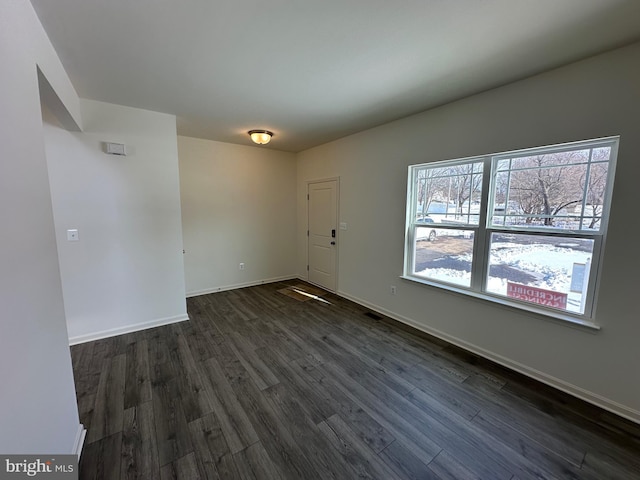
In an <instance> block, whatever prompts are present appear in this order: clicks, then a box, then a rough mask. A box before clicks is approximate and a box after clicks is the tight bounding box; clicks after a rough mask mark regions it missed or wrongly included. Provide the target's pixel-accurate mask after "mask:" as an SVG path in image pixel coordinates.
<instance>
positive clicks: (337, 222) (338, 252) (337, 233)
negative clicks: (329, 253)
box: [305, 177, 341, 293]
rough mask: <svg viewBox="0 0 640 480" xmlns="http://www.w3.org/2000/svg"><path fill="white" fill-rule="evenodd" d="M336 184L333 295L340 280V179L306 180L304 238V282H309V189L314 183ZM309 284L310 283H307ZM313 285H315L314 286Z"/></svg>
mask: <svg viewBox="0 0 640 480" xmlns="http://www.w3.org/2000/svg"><path fill="white" fill-rule="evenodd" d="M333 181H335V182H336V258H335V270H334V271H335V276H336V288H335V290H333V293H336V292H338V287H339V285H338V279H339V278H340V277H339V275H338V265H340V261H339V254H340V236H341V235H340V177H327V178H319V179H316V180H307V182H306V183H307V193H306V196H307V234H306V235H305V238H306V239H307V240H306V242H305V245H306V247H307V248H306V252H307V275H306V280H307V282H309V187H310V186H311V185H312V184H314V183H324V182H333ZM309 283H311V282H309ZM314 285H315V284H314Z"/></svg>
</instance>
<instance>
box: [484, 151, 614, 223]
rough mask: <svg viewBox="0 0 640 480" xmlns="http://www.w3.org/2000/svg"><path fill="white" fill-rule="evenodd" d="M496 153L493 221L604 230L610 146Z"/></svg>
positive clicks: (494, 162)
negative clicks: (524, 153)
mask: <svg viewBox="0 0 640 480" xmlns="http://www.w3.org/2000/svg"><path fill="white" fill-rule="evenodd" d="M532 153H533V154H528V155H514V156H509V157H505V156H500V157H494V159H493V171H494V172H495V175H494V177H493V189H492V192H493V195H492V203H493V206H494V210H493V215H492V216H490V217H489V218H490V219H491V221H490V226H491V227H515V228H517V229H527V230H540V229H544V230H549V229H555V230H566V231H594V232H600V229H601V216H602V207H603V203H604V197H605V194H606V191H607V178H608V166H609V159H610V157H611V146H610V145H609V146H598V145H594V146H592V147H591V148H582V147H578V148H574V149H559V150H555V151H554V150H552V151H548V150H539V151H534V152H532Z"/></svg>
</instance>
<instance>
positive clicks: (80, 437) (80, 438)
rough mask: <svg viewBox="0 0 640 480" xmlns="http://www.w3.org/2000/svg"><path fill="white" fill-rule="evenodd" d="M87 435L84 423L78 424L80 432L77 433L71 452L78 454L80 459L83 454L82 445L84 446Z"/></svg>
mask: <svg viewBox="0 0 640 480" xmlns="http://www.w3.org/2000/svg"><path fill="white" fill-rule="evenodd" d="M86 436H87V429H86V428H84V425H83V424H81V423H80V424H79V425H78V432H77V433H76V439H75V441H74V442H73V449H72V450H71V453H74V454H76V455H77V456H78V460H80V455H81V454H82V447H83V446H84V439H85V437H86Z"/></svg>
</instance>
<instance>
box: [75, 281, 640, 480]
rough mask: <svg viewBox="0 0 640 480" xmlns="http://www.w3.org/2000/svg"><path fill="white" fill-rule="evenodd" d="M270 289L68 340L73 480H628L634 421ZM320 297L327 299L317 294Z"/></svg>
mask: <svg viewBox="0 0 640 480" xmlns="http://www.w3.org/2000/svg"><path fill="white" fill-rule="evenodd" d="M292 285H295V286H296V288H301V289H305V288H308V291H309V292H310V293H313V294H318V290H317V289H316V288H315V287H313V288H311V287H310V286H306V284H304V283H303V282H300V281H298V280H296V281H290V282H276V283H273V284H265V285H261V286H257V287H251V288H246V289H240V290H233V291H225V292H219V293H216V294H211V295H203V296H199V297H195V298H189V299H187V308H188V312H189V316H190V319H191V320H190V321H188V322H182V323H178V324H173V325H167V326H163V327H157V328H153V329H150V330H146V331H141V332H135V333H131V334H127V335H121V336H118V337H112V338H107V339H102V340H98V341H95V342H88V343H85V344H81V345H75V346H73V347H72V348H71V356H72V361H73V369H74V375H75V382H76V394H77V399H78V410H79V412H80V419H81V422H82V423H83V424H84V425H85V427H87V429H88V433H87V437H86V443H85V446H84V452H83V455H82V458H81V461H80V478H81V479H83V480H84V479H114V480H117V479H147V478H148V479H153V480H156V479H161V480H167V479H186V480H193V479H200V478H202V479H207V480H220V479H222V480H236V479H238V480H242V479H244V480H262V479H264V480H277V479H282V480H299V479H302V478H304V479H305V480H306V479H323V480H324V479H340V480H342V479H344V480H351V479H354V478H362V479H371V480H387V479H390V480H405V479H427V480H429V479H433V480H487V479H488V480H518V479H519V480H532V479H535V480H553V479H559V480H564V479H570V480H603V479H606V480H610V479H613V480H618V479H619V480H635V479H640V426H638V425H636V424H633V423H631V422H629V421H627V420H624V419H622V418H620V417H616V416H615V415H613V414H611V413H608V412H604V411H603V410H601V409H598V408H597V407H594V406H592V405H589V404H586V403H584V402H581V401H580V400H577V399H575V398H573V397H570V396H569V395H567V394H564V393H562V392H559V391H556V390H554V389H552V388H550V387H548V386H544V385H541V384H539V383H537V382H535V381H533V380H531V379H528V378H525V377H523V376H521V375H519V374H517V373H515V372H512V371H509V370H507V369H506V368H504V367H501V366H499V365H496V364H493V363H492V362H490V361H488V360H485V359H482V358H480V357H478V356H477V355H474V354H472V353H469V352H466V351H464V350H462V349H460V348H458V347H456V346H453V345H450V344H448V343H446V342H444V341H442V340H439V339H436V338H434V337H431V336H430V335H427V334H425V333H422V332H416V331H415V330H412V329H411V328H410V327H409V326H407V325H404V324H398V323H396V322H394V321H393V320H391V319H389V318H386V317H383V316H380V315H373V316H368V315H367V314H368V313H370V311H369V310H368V309H367V308H366V307H363V306H360V305H357V304H355V303H352V302H350V301H348V300H345V299H343V298H340V297H338V296H336V295H334V294H330V293H325V294H323V295H322V298H324V299H325V300H326V302H320V301H316V300H308V301H305V302H301V301H298V300H296V299H294V298H291V297H289V296H286V295H283V294H282V293H279V292H278V290H281V289H283V288H287V287H289V286H292ZM320 293H322V292H320Z"/></svg>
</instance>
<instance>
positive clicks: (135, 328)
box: [69, 313, 189, 345]
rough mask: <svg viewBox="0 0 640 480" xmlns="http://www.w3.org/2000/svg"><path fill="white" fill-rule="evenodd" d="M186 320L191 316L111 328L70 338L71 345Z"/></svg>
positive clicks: (184, 315)
mask: <svg viewBox="0 0 640 480" xmlns="http://www.w3.org/2000/svg"><path fill="white" fill-rule="evenodd" d="M185 320H189V315H187V314H186V313H185V314H182V315H175V316H173V317H166V318H159V319H156V320H151V321H148V322H142V323H134V324H132V325H125V326H123V327H118V328H110V329H108V330H102V331H99V332H93V333H87V334H85V335H78V336H75V337H69V345H77V344H79V343H85V342H92V341H94V340H100V339H102V338H108V337H115V336H116V335H123V334H125V333H132V332H137V331H139V330H146V329H147V328H153V327H161V326H162V325H169V324H171V323H178V322H184V321H185Z"/></svg>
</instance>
